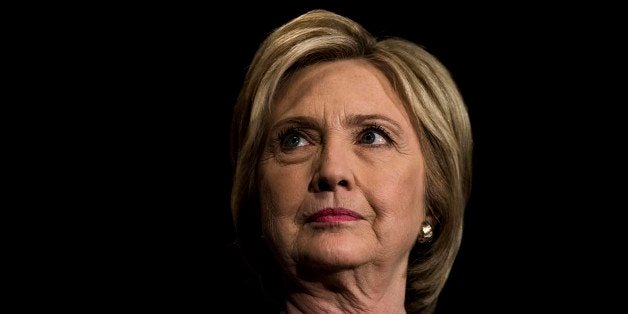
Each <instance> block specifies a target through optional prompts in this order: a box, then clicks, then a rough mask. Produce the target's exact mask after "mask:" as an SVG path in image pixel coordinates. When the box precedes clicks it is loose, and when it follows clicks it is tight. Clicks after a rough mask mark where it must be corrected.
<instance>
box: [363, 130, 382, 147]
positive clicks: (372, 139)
mask: <svg viewBox="0 0 628 314" xmlns="http://www.w3.org/2000/svg"><path fill="white" fill-rule="evenodd" d="M358 141H359V142H360V143H361V144H366V145H386V144H388V143H389V138H388V136H387V135H386V133H385V132H384V131H382V130H378V129H375V128H369V129H366V130H364V131H363V132H362V133H360V138H359V140H358Z"/></svg>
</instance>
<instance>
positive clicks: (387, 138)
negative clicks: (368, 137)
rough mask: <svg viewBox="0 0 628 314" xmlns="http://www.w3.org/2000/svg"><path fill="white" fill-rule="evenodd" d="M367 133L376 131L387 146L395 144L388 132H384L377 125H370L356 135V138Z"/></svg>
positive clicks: (382, 128)
mask: <svg viewBox="0 0 628 314" xmlns="http://www.w3.org/2000/svg"><path fill="white" fill-rule="evenodd" d="M367 131H376V132H377V133H379V134H380V135H381V136H383V137H384V138H385V139H386V141H387V142H388V144H389V145H390V144H394V143H395V141H393V139H392V137H391V136H390V134H389V133H388V131H386V129H385V128H384V127H382V126H381V125H379V124H371V125H368V126H366V127H365V128H363V129H362V130H361V131H360V132H359V133H358V136H360V135H362V134H364V132H367Z"/></svg>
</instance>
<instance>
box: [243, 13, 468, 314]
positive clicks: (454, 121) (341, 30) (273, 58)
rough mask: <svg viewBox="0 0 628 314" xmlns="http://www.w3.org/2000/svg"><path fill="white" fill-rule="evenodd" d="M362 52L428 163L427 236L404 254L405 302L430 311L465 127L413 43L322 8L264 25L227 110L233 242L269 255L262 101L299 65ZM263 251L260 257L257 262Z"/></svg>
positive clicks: (458, 190)
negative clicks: (268, 28)
mask: <svg viewBox="0 0 628 314" xmlns="http://www.w3.org/2000/svg"><path fill="white" fill-rule="evenodd" d="M355 58H360V59H364V60H367V61H368V62H370V63H371V64H373V65H374V66H375V67H377V68H378V69H379V70H380V71H382V73H384V74H385V75H386V77H387V78H388V80H389V81H390V83H391V85H392V86H393V88H394V89H395V91H396V92H397V94H398V95H399V96H400V99H401V100H402V101H403V103H404V106H405V109H406V112H407V114H408V116H409V117H410V118H411V120H412V122H413V126H414V128H415V130H416V132H417V134H418V135H419V142H420V145H421V148H422V151H423V154H424V157H425V167H426V186H427V187H426V204H427V205H426V206H427V208H426V211H427V218H426V219H427V220H428V221H429V222H430V223H431V224H432V226H433V230H434V236H433V238H432V241H431V242H429V243H417V244H416V245H415V247H414V248H413V250H412V252H411V254H410V260H409V261H408V274H407V283H406V309H407V310H408V311H409V312H432V311H434V309H435V305H436V301H437V299H438V295H439V293H440V292H441V290H442V288H443V286H444V284H445V281H446V280H447V277H448V275H449V271H450V270H451V267H452V265H453V262H454V258H455V257H456V254H457V253H458V249H459V247H460V242H461V237H462V227H463V216H464V208H465V206H466V202H467V199H468V196H469V192H470V187H471V159H472V158H471V155H472V137H471V127H470V123H469V118H468V114H467V110H466V107H465V104H464V103H463V100H462V97H461V95H460V93H459V92H458V89H457V88H456V85H455V83H454V81H453V80H452V78H451V76H450V74H449V72H448V71H447V70H446V69H445V67H444V66H443V65H442V64H441V63H440V62H439V61H438V60H437V59H436V58H435V57H433V56H432V55H430V54H429V53H428V52H427V51H425V50H424V49H423V48H421V47H419V46H417V45H416V44H414V43H411V42H408V41H406V40H403V39H398V38H388V39H384V40H380V41H378V40H376V39H375V38H374V37H373V36H372V35H371V34H370V33H369V32H367V31H366V30H365V29H364V28H363V27H362V26H361V25H359V24H357V23H356V22H354V21H352V20H350V19H348V18H345V17H343V16H340V15H337V14H334V13H332V12H328V11H324V10H313V11H310V12H307V13H305V14H303V15H301V16H299V17H297V18H295V19H294V20H292V21H290V22H288V23H286V24H285V25H283V26H281V27H280V28H278V29H276V30H275V31H274V32H273V33H271V34H270V35H269V36H268V37H267V38H266V40H265V41H264V42H263V43H262V45H261V46H260V48H259V49H258V51H257V53H256V55H255V57H254V59H253V62H252V63H251V66H250V68H249V71H248V73H247V76H246V79H245V82H244V86H243V88H242V90H241V92H240V95H239V97H238V100H237V103H236V106H235V108H234V116H233V122H232V134H231V136H232V138H231V140H232V155H231V156H232V159H233V161H234V163H235V176H234V182H233V189H232V194H231V209H232V214H233V218H234V222H235V225H236V230H237V234H238V241H239V244H240V245H241V246H242V248H243V249H244V252H245V256H246V257H248V258H249V260H250V261H251V262H253V265H257V266H256V268H257V270H258V271H261V272H263V267H261V266H260V263H274V262H273V261H272V260H271V259H268V256H269V253H268V252H267V249H266V248H264V247H263V246H262V242H261V241H259V237H260V235H261V221H260V213H259V210H260V207H259V198H258V192H259V191H258V183H259V180H258V178H259V174H258V165H259V161H260V156H261V154H262V150H263V145H264V143H265V141H266V138H267V136H268V134H267V132H268V120H269V108H270V107H271V104H272V102H273V100H274V98H275V96H276V93H277V92H278V91H279V90H280V89H281V88H282V87H283V84H284V82H286V81H287V80H288V78H289V77H290V76H291V75H293V74H294V73H295V72H296V71H298V70H299V69H301V68H304V67H306V66H309V65H312V64H316V63H320V62H326V61H334V60H342V59H355ZM264 256H266V260H264V261H262V259H264Z"/></svg>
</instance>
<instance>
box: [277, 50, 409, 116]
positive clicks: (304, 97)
mask: <svg viewBox="0 0 628 314" xmlns="http://www.w3.org/2000/svg"><path fill="white" fill-rule="evenodd" d="M272 112H273V113H272V116H273V118H274V119H279V118H283V117H286V116H291V115H310V116H319V115H328V114H338V113H343V114H383V115H387V116H390V117H391V118H395V119H397V120H408V117H407V114H406V112H405V109H404V107H403V104H402V102H401V100H400V98H399V96H398V95H397V94H396V92H395V91H394V89H393V88H392V86H391V84H390V82H389V81H388V79H387V78H386V76H385V75H384V74H383V73H382V72H381V71H380V70H379V69H377V68H376V67H375V66H373V65H372V64H370V63H369V62H368V61H366V60H361V59H350V60H341V61H333V62H324V63H319V64H315V65H312V66H309V67H307V68H305V69H302V70H300V71H298V72H297V73H295V75H293V76H292V78H291V79H290V80H289V81H288V82H287V83H286V85H285V86H284V88H283V90H282V91H281V93H280V94H279V95H278V97H277V99H276V102H275V103H274V105H273V110H272ZM400 122H401V121H400Z"/></svg>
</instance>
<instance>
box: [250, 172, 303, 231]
mask: <svg viewBox="0 0 628 314" xmlns="http://www.w3.org/2000/svg"><path fill="white" fill-rule="evenodd" d="M260 170H261V176H262V179H261V186H260V192H261V193H260V201H261V206H262V208H261V211H262V219H263V221H264V223H265V224H266V226H267V227H268V226H269V225H276V223H277V222H278V221H282V223H281V224H279V225H280V226H282V227H283V226H286V224H285V222H294V220H295V216H296V215H297V213H298V210H299V206H300V205H301V203H302V201H303V198H304V195H303V191H307V180H306V179H305V175H304V171H303V170H302V169H300V168H297V167H287V166H278V165H276V164H266V165H263V166H262V168H261V169H260ZM304 185H305V187H304ZM290 225H293V223H291V224H290Z"/></svg>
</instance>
